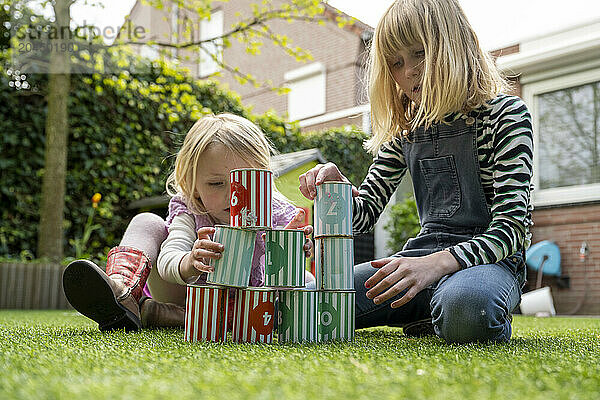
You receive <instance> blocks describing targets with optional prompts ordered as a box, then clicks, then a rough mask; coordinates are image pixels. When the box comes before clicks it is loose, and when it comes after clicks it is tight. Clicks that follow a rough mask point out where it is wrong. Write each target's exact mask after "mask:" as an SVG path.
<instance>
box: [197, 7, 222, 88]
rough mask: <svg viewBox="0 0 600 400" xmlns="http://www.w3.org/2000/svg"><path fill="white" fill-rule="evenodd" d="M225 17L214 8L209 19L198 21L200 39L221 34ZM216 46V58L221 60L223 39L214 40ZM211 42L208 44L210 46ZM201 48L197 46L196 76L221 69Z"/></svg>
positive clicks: (205, 75)
mask: <svg viewBox="0 0 600 400" xmlns="http://www.w3.org/2000/svg"><path fill="white" fill-rule="evenodd" d="M224 21H225V17H224V14H223V10H216V11H213V13H212V14H211V16H210V20H208V19H203V20H201V21H200V40H206V39H212V38H214V37H218V36H221V35H223V26H224ZM214 43H215V45H216V48H217V50H218V53H217V60H219V62H223V39H219V40H216V41H215V42H214ZM211 45H212V44H209V46H211ZM209 57H210V56H209V55H208V54H207V53H206V51H204V49H202V48H201V47H199V48H198V77H200V78H204V77H207V76H209V75H212V74H214V73H217V72H219V71H221V66H220V65H219V64H217V63H216V62H215V61H214V60H213V59H212V58H209Z"/></svg>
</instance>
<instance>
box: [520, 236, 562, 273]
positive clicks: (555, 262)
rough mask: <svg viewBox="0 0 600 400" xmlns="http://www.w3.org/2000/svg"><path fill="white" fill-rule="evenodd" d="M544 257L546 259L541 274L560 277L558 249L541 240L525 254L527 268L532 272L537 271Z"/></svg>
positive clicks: (547, 241)
mask: <svg viewBox="0 0 600 400" xmlns="http://www.w3.org/2000/svg"><path fill="white" fill-rule="evenodd" d="M544 256H547V257H548V259H547V260H546V262H545V263H544V268H543V269H542V273H543V274H546V275H554V276H560V249H559V248H558V246H557V245H556V243H554V242H551V241H549V240H542V241H541V242H538V243H536V244H534V245H533V246H531V247H530V248H529V249H528V250H527V252H526V261H525V263H526V264H527V266H528V267H529V268H531V269H533V270H536V271H537V270H538V269H539V268H540V265H542V261H543V260H544Z"/></svg>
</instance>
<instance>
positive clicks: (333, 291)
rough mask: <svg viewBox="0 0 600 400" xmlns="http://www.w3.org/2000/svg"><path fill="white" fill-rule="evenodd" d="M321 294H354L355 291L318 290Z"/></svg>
mask: <svg viewBox="0 0 600 400" xmlns="http://www.w3.org/2000/svg"><path fill="white" fill-rule="evenodd" d="M319 292H323V293H356V290H319Z"/></svg>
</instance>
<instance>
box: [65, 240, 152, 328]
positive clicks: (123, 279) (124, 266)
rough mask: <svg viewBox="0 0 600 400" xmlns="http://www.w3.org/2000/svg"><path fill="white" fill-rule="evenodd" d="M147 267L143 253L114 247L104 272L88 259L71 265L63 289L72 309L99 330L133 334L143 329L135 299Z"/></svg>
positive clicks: (148, 264)
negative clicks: (123, 331) (95, 325)
mask: <svg viewBox="0 0 600 400" xmlns="http://www.w3.org/2000/svg"><path fill="white" fill-rule="evenodd" d="M150 268H151V267H150V261H149V260H148V258H147V257H146V256H145V255H144V253H143V252H142V251H140V250H137V249H134V248H130V247H115V248H113V249H112V250H111V251H110V252H109V253H108V259H107V266H106V271H107V272H106V273H105V272H104V271H103V270H102V269H101V268H99V267H98V266H97V265H96V264H94V263H93V262H91V261H88V260H77V261H73V262H72V263H70V264H69V265H68V266H67V268H66V269H65V271H64V272H63V288H64V291H65V295H66V297H67V300H68V301H69V303H71V305H72V306H73V308H75V309H76V310H77V311H79V312H80V313H81V314H83V315H85V316H86V317H88V318H90V319H92V320H94V321H96V322H97V323H98V327H99V328H100V330H101V331H107V330H117V329H125V330H126V331H136V330H139V329H140V328H141V327H142V323H141V320H140V310H139V306H138V300H139V299H140V298H141V296H142V290H143V287H144V285H145V284H146V279H147V278H148V274H149V273H150Z"/></svg>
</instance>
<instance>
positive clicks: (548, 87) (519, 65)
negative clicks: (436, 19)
mask: <svg viewBox="0 0 600 400" xmlns="http://www.w3.org/2000/svg"><path fill="white" fill-rule="evenodd" d="M496 54H497V55H499V57H498V59H497V62H498V65H499V66H500V67H501V68H502V70H503V71H504V72H505V73H507V74H515V75H518V81H517V82H518V86H517V94H520V95H521V97H522V98H523V99H524V100H525V102H526V103H527V105H528V107H529V109H530V111H531V114H532V116H533V126H534V168H535V169H534V184H535V190H534V193H533V203H534V206H535V211H534V214H533V221H534V224H535V226H534V228H533V243H536V242H538V241H541V240H550V241H553V242H555V243H556V244H557V245H558V247H559V248H560V251H561V258H562V262H561V269H562V273H563V274H564V275H567V276H568V277H569V282H570V286H569V287H568V288H561V287H560V286H558V285H557V281H556V280H555V279H545V281H544V284H545V285H546V284H547V285H550V286H551V288H552V294H553V297H554V301H555V306H556V309H557V312H558V313H563V314H564V313H571V312H573V311H576V312H577V313H579V314H600V20H599V21H596V22H595V23H591V24H586V25H582V26H575V27H572V28H570V29H567V30H562V31H559V32H555V33H552V34H548V35H544V36H542V37H535V38H531V39H529V40H524V41H522V42H521V43H518V44H515V45H514V46H510V47H508V48H505V49H502V50H499V51H497V52H496ZM583 243H586V244H587V248H588V252H589V254H588V255H587V256H586V257H585V258H584V259H583V258H580V249H581V247H582V244H583ZM529 281H530V285H531V282H532V281H533V283H534V282H535V276H530V277H529Z"/></svg>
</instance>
